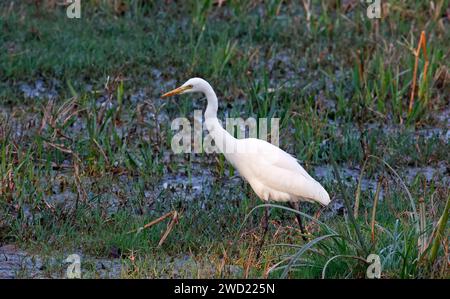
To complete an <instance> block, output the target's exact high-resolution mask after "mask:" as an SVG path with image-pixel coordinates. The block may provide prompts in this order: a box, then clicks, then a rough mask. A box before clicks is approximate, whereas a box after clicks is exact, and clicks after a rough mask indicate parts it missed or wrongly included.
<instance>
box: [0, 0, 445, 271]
mask: <svg viewBox="0 0 450 299" xmlns="http://www.w3.org/2000/svg"><path fill="white" fill-rule="evenodd" d="M44 2H45V1H44ZM122 2H123V3H124V4H125V6H124V8H125V9H124V10H123V11H122V12H118V11H116V10H115V9H114V7H113V6H111V5H110V4H108V2H107V1H90V2H89V1H83V4H82V18H81V19H78V20H76V19H73V20H70V19H67V18H66V16H65V11H64V8H63V7H60V6H56V7H52V6H51V5H49V6H46V5H45V3H44V4H41V5H32V4H31V3H22V1H8V3H4V4H1V5H0V11H1V12H0V245H1V244H8V243H15V244H17V245H19V246H20V247H21V248H23V249H25V250H27V251H29V252H31V253H36V254H40V255H42V256H46V257H49V256H50V257H58V259H61V260H62V259H64V258H65V256H67V255H68V254H69V253H72V252H82V253H83V254H84V255H85V256H87V257H90V258H91V259H92V258H108V259H111V258H116V257H117V252H119V253H120V254H119V257H120V260H121V263H123V265H124V271H122V273H121V276H122V277H130V278H136V277H166V276H169V277H171V276H181V277H202V276H208V275H209V276H210V275H213V276H217V277H292V278H299V277H301V278H320V277H322V276H325V277H327V278H346V277H351V278H363V277H365V273H366V269H367V264H366V263H365V262H363V260H365V259H366V258H367V255H368V254H369V253H376V254H379V255H380V257H381V262H382V266H383V270H382V277H384V278H423V277H434V278H446V277H448V274H447V273H448V269H447V262H446V261H447V260H446V259H447V257H448V252H447V251H446V250H447V249H446V248H447V247H448V238H445V237H444V238H441V239H438V241H436V238H435V234H434V233H433V232H434V230H435V229H436V228H437V226H438V220H439V219H440V218H441V217H442V219H446V218H445V217H444V216H443V214H445V213H444V207H445V206H446V205H447V206H448V203H447V202H448V200H449V196H450V193H449V189H448V183H449V176H448V167H449V162H450V161H449V158H448V152H449V151H450V146H449V143H448V137H447V136H448V133H447V131H448V129H449V128H448V120H447V119H446V118H448V109H450V107H449V104H448V103H449V100H450V99H449V96H448V95H449V94H450V93H449V91H450V90H449V88H448V63H447V64H446V61H447V60H448V55H449V52H448V48H450V47H449V46H450V44H449V41H450V36H449V32H448V29H447V28H446V27H445V26H447V25H448V22H449V21H448V20H447V19H446V17H445V16H444V10H445V7H447V6H448V5H449V3H448V1H435V2H436V3H438V4H439V3H441V2H442V7H443V8H442V11H440V12H437V11H433V10H432V9H431V8H430V3H429V2H427V1H415V2H414V1H400V0H397V1H389V3H388V6H389V11H388V15H387V16H385V17H384V18H382V19H380V20H369V19H368V18H367V17H366V15H365V6H364V5H357V6H356V7H355V8H353V9H352V10H350V11H346V10H345V9H344V7H343V5H340V4H341V3H339V1H313V2H314V3H313V5H312V9H311V18H310V21H307V20H306V17H305V16H306V11H305V9H304V7H303V5H301V4H300V3H298V2H296V1H267V2H265V3H260V2H258V1H245V2H244V1H227V2H226V3H225V5H224V6H222V7H218V6H216V5H215V4H214V3H213V1H207V0H206V1H183V2H181V3H180V2H172V1H153V2H151V3H147V2H145V1H138V0H135V1H133V0H129V1H122ZM11 3H12V4H11ZM47 3H51V1H47ZM333 3H335V4H333ZM10 7H12V8H13V9H12V10H10ZM435 7H439V5H436V6H435ZM447 27H448V26H447ZM422 30H425V32H426V35H427V54H428V59H429V66H428V73H427V76H426V80H425V76H424V74H423V68H424V61H423V56H420V60H419V68H418V81H417V86H418V90H417V92H416V98H415V105H414V107H413V110H412V112H411V113H410V112H408V104H409V96H410V92H411V81H412V78H413V67H414V55H413V52H412V49H414V48H416V47H417V43H418V38H419V36H420V32H421V31H422ZM193 76H200V77H203V78H205V79H207V80H208V81H209V82H211V84H212V86H213V87H214V88H215V90H216V92H217V94H218V96H219V98H220V108H219V118H221V119H225V117H231V116H232V117H242V118H244V119H246V118H248V117H251V116H252V117H255V118H257V117H278V118H280V127H281V130H280V146H281V147H282V148H283V149H285V150H287V151H288V152H290V153H292V154H294V155H295V156H296V157H297V158H298V159H299V160H300V161H302V164H303V165H304V166H305V168H306V169H307V170H308V171H310V172H312V173H313V171H314V169H315V168H316V167H317V166H324V165H325V166H326V165H328V166H330V165H331V161H332V160H334V161H336V163H337V169H338V171H341V172H342V171H343V170H345V169H356V171H357V176H356V178H355V180H351V179H348V178H344V177H343V176H342V173H341V176H342V188H341V187H340V181H341V180H339V179H338V178H337V176H336V174H335V173H330V175H329V176H328V177H327V178H325V179H323V180H321V183H323V185H324V186H325V188H326V189H327V190H328V191H329V193H330V195H331V197H332V198H333V199H334V200H336V201H338V202H342V200H343V199H344V198H347V201H346V202H344V203H345V210H347V211H349V212H348V213H347V212H345V213H344V214H342V213H333V212H331V208H327V210H325V211H324V212H323V213H322V215H321V216H320V217H319V221H321V222H322V223H323V225H314V223H315V221H314V220H310V221H309V226H310V231H311V233H312V236H311V238H310V242H311V243H309V244H308V243H307V242H303V241H302V239H301V238H300V234H299V231H298V229H297V227H296V224H295V222H294V214H293V213H294V212H293V211H289V210H286V209H283V208H279V207H275V206H273V207H272V209H271V210H272V212H271V214H272V215H271V223H270V230H269V233H268V239H267V241H266V246H265V247H264V249H263V253H262V255H261V258H260V259H259V260H256V258H255V256H256V253H255V250H256V247H257V244H259V238H260V235H259V234H260V228H259V222H260V218H261V216H262V210H263V209H262V208H260V207H258V208H256V209H255V207H257V206H258V205H259V204H260V203H261V202H260V201H259V199H257V198H256V195H254V193H253V191H252V190H251V188H250V186H248V184H246V183H245V182H242V181H240V180H236V179H233V178H230V177H232V176H233V175H234V174H235V173H234V171H233V169H232V168H231V166H230V165H228V163H227V162H226V161H225V160H224V157H223V156H222V155H206V154H197V155H174V154H173V153H172V152H171V149H170V142H171V137H172V136H173V134H174V133H175V132H173V131H172V130H171V127H170V122H171V120H172V119H175V118H176V117H188V118H190V119H192V117H193V110H194V109H202V108H203V109H204V105H205V101H204V100H201V99H198V98H199V97H189V96H184V97H178V98H176V99H174V100H170V101H166V102H163V101H161V100H160V99H159V96H160V95H161V93H162V92H164V91H167V90H168V89H170V88H172V87H175V86H176V85H179V84H180V83H182V82H184V81H185V80H187V79H188V78H190V77H193ZM446 76H447V78H446ZM41 83H42V85H43V86H44V90H41V91H40V92H41V96H40V97H37V98H30V97H26V96H25V92H24V91H23V89H24V88H25V89H26V88H27V87H26V86H27V85H28V86H29V87H31V88H34V87H35V85H36V84H41ZM52 90H53V91H54V92H55V93H56V94H57V98H54V99H53V100H49V99H48V98H47V96H46V94H47V92H48V91H52ZM42 94H43V95H42ZM446 111H447V112H446ZM446 113H447V114H446ZM432 130H435V131H439V132H440V134H435V135H433V136H427V135H428V133H429V132H432ZM269 131H270V130H269ZM373 156H375V157H379V159H377V158H373ZM365 161H366V162H365ZM364 163H366V168H365V170H364V171H362V170H361V168H362V165H363V164H364ZM412 167H415V168H422V169H423V168H426V167H430V168H433V169H442V168H444V170H443V171H441V174H439V175H438V174H436V175H434V176H433V177H432V178H431V179H430V180H427V179H426V178H425V177H424V176H423V175H422V174H417V175H413V179H407V176H406V174H407V173H408V170H411V169H412ZM390 168H392V169H390ZM392 170H394V171H395V172H398V173H399V174H400V179H399V178H398V177H397V176H396V175H395V173H394V172H393V171H392ZM360 172H362V175H361V177H362V178H363V179H370V180H373V181H374V182H375V185H376V182H377V181H378V178H379V177H380V176H381V175H382V176H383V177H384V180H383V181H382V184H381V185H380V188H381V189H380V190H382V193H383V197H382V199H379V201H378V203H377V208H376V210H375V211H374V210H373V206H374V199H375V197H376V194H375V190H373V188H372V189H370V190H366V189H364V190H362V191H361V192H360V194H359V200H360V204H359V212H358V215H357V217H356V219H355V220H354V221H352V219H351V217H349V215H350V214H352V213H353V205H354V203H355V198H356V197H357V196H356V194H357V193H358V192H359V191H358V188H357V186H358V178H359V175H360ZM177 175H178V176H182V177H183V178H185V179H184V180H185V181H187V182H188V184H187V186H185V187H182V188H175V190H172V189H173V188H172V187H173V186H172V187H171V186H170V184H169V187H168V188H164V187H163V186H164V185H165V183H167V182H168V181H170V179H171V178H174V177H176V176H177ZM198 181H200V182H202V181H205V182H209V185H208V184H207V183H205V185H204V186H203V188H202V189H201V190H200V191H195V190H194V191H195V193H193V192H192V190H190V188H191V187H192V186H191V185H194V187H195V186H197V187H198V186H199V185H201V183H198ZM403 184H405V186H403ZM405 187H406V188H405ZM408 193H409V194H408ZM61 194H62V195H61ZM192 194H194V195H192ZM61 196H66V199H64V198H62V199H61ZM419 199H423V201H424V206H423V212H420V211H419V208H420V206H421V204H420V203H419ZM413 207H415V208H413ZM172 210H177V211H178V212H179V213H180V218H179V221H178V223H176V224H175V226H174V228H173V230H172V231H171V232H170V234H169V235H168V237H167V239H166V241H165V242H164V243H163V245H162V246H160V247H158V246H157V245H158V242H159V240H160V238H161V236H162V235H163V233H164V231H165V230H166V225H167V221H166V222H163V223H159V224H157V225H155V226H153V227H150V228H147V229H144V230H142V231H140V232H139V233H129V232H130V231H133V230H136V229H138V228H139V227H142V226H143V225H145V224H146V223H149V222H151V221H152V220H154V219H156V218H158V217H160V216H161V215H163V214H165V213H167V212H169V211H172ZM317 210H318V207H317V206H313V205H310V204H305V205H304V206H302V209H301V212H302V213H306V214H308V215H314V214H315V213H316V212H317ZM373 212H375V223H374V227H375V230H374V231H372V213H373ZM416 214H417V215H419V216H420V217H419V216H417V217H415V216H414V215H416ZM447 216H448V211H447ZM417 219H419V220H417ZM447 219H448V217H447ZM418 221H419V222H418ZM441 224H442V222H441ZM418 226H419V227H420V229H419V230H417V227H418ZM440 230H442V231H443V232H444V233H443V234H444V236H447V235H448V228H447V227H445V225H440ZM372 234H373V236H374V239H373V237H372ZM423 236H425V237H426V238H425V239H426V240H427V242H428V241H429V244H433V250H432V252H433V253H431V252H430V251H431V246H430V247H428V248H427V250H426V251H425V252H422V251H421V249H420V248H419V246H418V244H419V241H420V240H422V238H423ZM434 255H435V256H436V257H435V258H432V257H431V256H434ZM186 256H189V258H191V259H192V260H194V261H196V263H194V264H197V266H196V267H194V266H193V268H192V269H191V268H190V267H191V264H189V267H188V268H189V270H186V271H185V272H181V273H178V274H176V275H174V274H173V271H174V270H173V269H172V268H173V267H175V268H177V266H174V265H173V263H171V262H168V260H170V259H174V258H184V257H186ZM293 257H295V258H293ZM49 263H50V265H49V267H48V269H47V270H46V271H48V275H51V272H52V271H53V273H63V272H64V266H61V265H59V264H58V265H53V264H51V262H49ZM223 265H237V266H239V267H241V268H242V271H241V272H239V273H238V274H236V273H234V274H232V273H229V272H227V271H225V270H224V269H225V268H224V266H223ZM325 266H326V269H325V270H324V267H325ZM84 267H85V269H87V272H86V273H85V274H84V275H85V277H95V276H96V274H95V271H96V270H95V263H94V264H92V262H86V264H85V265H84ZM178 268H179V267H178ZM205 269H208V271H209V272H212V273H213V274H205V271H206V270H205ZM269 269H270V270H271V271H270V273H269ZM178 270H179V269H178ZM178 270H177V271H178ZM208 271H206V272H208ZM446 271H447V272H446ZM209 272H208V273H209ZM324 272H325V274H324ZM21 275H24V276H26V275H27V274H26V273H22V274H21Z"/></svg>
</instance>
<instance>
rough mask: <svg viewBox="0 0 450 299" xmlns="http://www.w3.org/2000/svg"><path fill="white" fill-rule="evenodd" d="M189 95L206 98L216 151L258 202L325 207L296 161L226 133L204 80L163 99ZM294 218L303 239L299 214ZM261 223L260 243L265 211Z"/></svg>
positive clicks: (324, 197) (318, 188) (264, 145)
mask: <svg viewBox="0 0 450 299" xmlns="http://www.w3.org/2000/svg"><path fill="white" fill-rule="evenodd" d="M192 92H200V93H203V94H204V95H205V96H206V99H207V101H208V105H207V107H206V111H205V125H206V128H207V129H208V131H209V134H210V135H211V137H212V138H213V139H214V142H215V145H216V147H217V148H218V150H219V151H220V152H222V153H223V155H224V156H225V158H226V159H227V160H228V161H229V162H230V163H231V164H232V165H233V167H234V168H236V169H237V170H238V172H239V174H240V175H241V176H242V177H244V179H245V180H247V182H248V183H249V184H250V186H251V187H252V189H253V191H255V193H256V194H257V195H258V197H259V198H260V199H262V200H263V201H264V202H269V201H277V202H287V203H289V205H290V206H291V207H292V208H294V209H298V203H299V202H301V201H309V202H317V203H320V204H321V205H324V206H326V205H328V204H329V203H330V196H329V195H328V193H327V191H326V190H325V189H324V188H323V187H322V185H320V184H319V183H318V182H317V181H316V180H314V179H313V178H312V177H311V176H310V175H309V174H308V173H307V172H306V171H305V169H303V167H302V166H301V165H300V164H299V163H298V162H297V159H295V158H294V157H292V156H291V155H289V154H288V153H286V152H285V151H283V150H281V149H280V148H278V147H276V146H275V145H273V144H271V143H269V142H266V141H264V140H261V139H255V138H246V139H236V138H234V137H233V136H232V135H231V134H229V133H228V132H227V131H226V130H225V129H224V128H223V127H222V126H221V125H220V123H219V120H218V119H217V108H218V101H217V96H216V93H215V92H214V90H213V89H212V87H211V85H210V84H209V83H208V82H207V81H205V80H203V79H201V78H191V79H189V80H188V81H187V82H186V83H184V84H183V85H181V86H180V87H178V88H176V89H174V90H172V91H169V92H167V93H165V94H163V95H162V98H165V97H169V96H173V95H177V94H184V93H192ZM296 216H297V220H298V222H299V226H300V229H301V231H302V234H303V238H304V228H303V225H302V222H301V218H300V215H298V214H296ZM263 220H264V221H265V223H264V233H263V237H262V241H263V240H264V237H265V234H266V232H267V227H268V210H267V209H266V212H265V217H264V219H263ZM304 239H305V238H304ZM261 246H262V243H261V245H260V247H261ZM258 255H259V254H258Z"/></svg>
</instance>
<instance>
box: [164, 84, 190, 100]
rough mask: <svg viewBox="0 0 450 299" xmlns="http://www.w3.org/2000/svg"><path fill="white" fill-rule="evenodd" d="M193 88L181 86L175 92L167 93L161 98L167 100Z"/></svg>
mask: <svg viewBox="0 0 450 299" xmlns="http://www.w3.org/2000/svg"><path fill="white" fill-rule="evenodd" d="M191 88H192V86H191V85H186V86H181V87H178V88H175V89H174V90H171V91H169V92H166V93H165V94H163V95H162V96H161V98H167V97H170V96H174V95H176V94H180V93H182V92H183V91H185V90H188V89H191Z"/></svg>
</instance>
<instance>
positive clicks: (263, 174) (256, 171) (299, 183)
mask: <svg viewBox="0 0 450 299" xmlns="http://www.w3.org/2000/svg"><path fill="white" fill-rule="evenodd" d="M241 140H242V141H244V140H245V142H246V143H249V144H252V146H253V147H254V146H255V144H256V145H257V153H255V154H254V155H248V156H247V157H246V159H245V161H242V162H243V164H244V163H245V164H246V165H248V166H249V167H250V168H251V172H252V176H253V177H255V178H257V179H258V181H259V182H260V183H261V184H263V185H264V186H266V187H268V188H270V189H273V190H276V191H279V192H285V193H288V194H291V195H293V196H294V197H301V198H305V199H308V200H312V201H317V202H319V203H321V204H323V205H328V203H329V202H330V196H329V195H328V193H327V191H326V190H325V189H324V188H323V187H322V185H320V184H319V183H318V182H317V181H316V180H314V179H313V178H312V177H311V176H310V175H309V174H308V173H307V172H306V170H305V169H303V167H302V166H301V165H300V164H299V163H298V162H297V159H295V158H294V157H292V156H291V155H289V154H288V153H286V152H284V151H283V150H281V149H280V148H278V147H276V146H274V145H273V144H270V143H268V142H265V141H263V140H259V139H241Z"/></svg>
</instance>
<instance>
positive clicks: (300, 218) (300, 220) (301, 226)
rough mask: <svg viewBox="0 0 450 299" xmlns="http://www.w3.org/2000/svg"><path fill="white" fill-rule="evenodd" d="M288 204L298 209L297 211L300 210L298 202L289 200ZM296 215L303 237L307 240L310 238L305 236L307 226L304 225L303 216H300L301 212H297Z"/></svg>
mask: <svg viewBox="0 0 450 299" xmlns="http://www.w3.org/2000/svg"><path fill="white" fill-rule="evenodd" d="M288 204H289V207H291V209H293V210H296V211H298V210H299V206H298V202H292V201H289V202H288ZM295 217H296V218H297V221H298V225H299V226H300V232H301V233H302V239H303V241H307V240H308V239H307V238H306V236H305V228H304V227H303V223H302V217H301V216H300V214H297V213H295Z"/></svg>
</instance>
